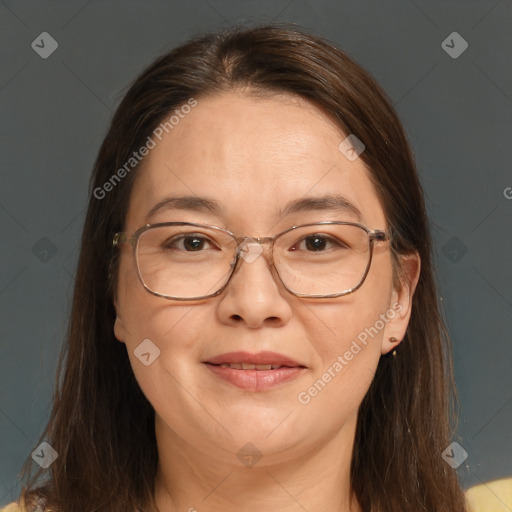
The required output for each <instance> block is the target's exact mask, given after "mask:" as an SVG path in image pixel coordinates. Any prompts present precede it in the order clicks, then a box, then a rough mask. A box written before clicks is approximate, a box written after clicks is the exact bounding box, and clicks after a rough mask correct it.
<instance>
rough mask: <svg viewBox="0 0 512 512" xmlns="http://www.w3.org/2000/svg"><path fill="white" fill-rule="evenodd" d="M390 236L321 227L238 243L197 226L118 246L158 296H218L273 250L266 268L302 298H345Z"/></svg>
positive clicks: (127, 239) (157, 228) (123, 238)
mask: <svg viewBox="0 0 512 512" xmlns="http://www.w3.org/2000/svg"><path fill="white" fill-rule="evenodd" d="M387 240H389V236H388V235H387V234H386V233H385V232H384V231H381V230H378V229H376V230H373V231H372V230H370V229H368V228H367V227H366V226H364V225H362V224H357V223H353V222H336V221H324V222H317V223H313V224H303V225H300V226H293V227H291V228H289V229H287V230H285V231H282V232H281V233H278V234H277V235H275V236H272V237H259V238H251V237H247V236H241V237H238V236H236V235H235V234H234V233H232V232H231V231H228V230H226V229H223V228H220V227H217V226H208V225H203V224H196V223H192V222H162V223H158V224H147V225H145V226H142V227H141V228H139V229H138V230H137V231H135V233H133V234H132V235H129V234H128V233H126V232H120V233H116V234H115V235H114V239H113V242H112V243H113V245H114V246H119V245H120V244H123V243H129V244H130V245H131V246H132V247H133V253H134V258H135V261H136V264H137V270H138V274H139V278H140V281H141V282H142V284H143V286H144V288H146V290H147V291H148V292H150V293H152V294H153V295H156V296H158V297H163V298H165V299H172V300H183V301H186V300H200V299H206V298H209V297H214V296H216V295H219V294H220V293H221V292H222V291H223V290H224V289H225V288H226V286H227V285H228V283H229V281H230V279H231V277H232V276H233V274H234V272H235V270H236V268H237V264H238V262H239V261H240V259H243V260H245V262H246V263H252V262H253V261H255V260H256V259H257V258H258V257H259V256H260V254H261V253H262V252H263V247H264V246H265V245H269V249H270V258H269V260H268V265H269V267H270V270H271V272H272V273H273V274H274V275H275V276H277V278H278V279H279V280H280V281H281V283H282V284H283V286H284V287H285V288H286V290H288V291H289V292H290V293H291V294H293V295H295V296H297V297H308V298H330V297H341V296H342V295H347V294H349V293H352V292H354V291H356V290H357V289H358V288H359V287H360V286H361V285H362V284H363V282H364V280H365V278H366V276H367V274H368V271H369V269H370V265H371V261H372V254H373V245H374V242H375V241H379V242H384V241H387Z"/></svg>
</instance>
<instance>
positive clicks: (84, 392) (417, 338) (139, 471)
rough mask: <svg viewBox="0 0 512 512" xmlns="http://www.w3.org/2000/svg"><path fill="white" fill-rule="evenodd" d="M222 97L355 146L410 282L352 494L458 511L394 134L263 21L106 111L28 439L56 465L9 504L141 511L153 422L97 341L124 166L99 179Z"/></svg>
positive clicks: (162, 72)
mask: <svg viewBox="0 0 512 512" xmlns="http://www.w3.org/2000/svg"><path fill="white" fill-rule="evenodd" d="M230 90H243V91H246V92H247V93H248V94H261V95H268V94H274V93H283V92H284V93H291V94H296V95H300V96H301V97H303V98H306V99H307V100H309V101H311V102H312V103H314V104H315V105H316V106H317V107H318V108H320V109H322V111H324V112H325V113H326V114H327V115H329V116H331V118H332V119H333V120H335V122H336V123H337V125H338V126H339V128H340V129H341V130H342V131H343V132H344V133H345V134H347V135H348V134H356V136H357V137H358V138H359V139H360V140H361V141H362V142H363V143H364V145H365V147H366V149H365V151H364V152H363V153H362V154H361V155H360V158H361V159H362V160H363V161H364V163H365V164H366V165H367V167H368V169H369V172H370V178H371V180H372V182H373V185H374V187H375V190H376V192H377V195H378V197H379V200H380V202H381V205H382V207H383V209H384V213H385V216H386V219H387V222H388V226H389V231H390V234H391V254H392V262H393V269H394V277H396V278H397V279H400V278H401V277H400V276H401V273H400V256H401V255H407V254H410V253H413V252H414V251H417V252H418V253H419V256H420V258H421V273H420V277H419V282H418V284H417V287H416V291H415V294H414V297H413V302H412V313H411V318H410V322H409V326H408V328H407V332H406V335H405V337H404V339H403V341H402V343H401V344H400V346H399V348H398V349H397V355H396V357H393V356H390V355H385V356H382V357H381V359H380V361H379V364H378V368H377V371H376V375H375V378H374V380H373V382H372V384H371V385H370V388H369V390H368V392H367V394H366V396H365V397H364V399H363V401H362V403H361V406H360V409H359V414H358V422H357V430H356V439H355V445H354V450H353V454H352V461H351V487H352V492H353V493H355V495H356V497H357V499H358V501H359V503H360V504H361V506H362V508H363V510H364V511H365V512H369V511H370V510H372V511H374V512H375V511H379V512H400V511H403V512H405V511H407V512H410V511H411V510H414V511H415V512H420V511H429V512H433V511H436V512H463V511H464V510H465V501H464V494H463V492H462V489H461V488H460V485H459V482H458V479H457V475H456V473H455V472H454V471H453V469H451V468H450V467H449V466H448V464H446V463H445V462H444V460H443V459H442V457H441V454H442V452H443V450H444V449H445V448H446V447H447V446H448V445H449V444H450V442H451V435H452V434H453V432H454V431H455V428H456V414H455V406H456V405H457V403H458V402H457V397H456V392H455V385H454V378H453V368H452V359H451V342H450V339H449V336H448V333H447V329H446V327H445V325H444V322H443V317H442V314H441V311H440V308H439V303H438V300H437V292H436V286H437V285H436V279H435V276H434V269H433V264H432V259H433V257H432V248H431V237H430V232H429V225H428V219H427V214H426V209H425V204H424V197H423V191H422V188H421V185H420V182H419V180H418V176H417V173H416V169H415V163H414V159H413V155H412V152H411V149H410V147H409V144H408V141H407V138H406V135H405V133H404V130H403V128H402V125H401V123H400V121H399V119H398V117H397V114H396V113H395V111H394V109H393V107H392V105H391V102H390V100H389V99H388V98H387V96H386V94H385V93H384V91H383V90H382V89H381V87H380V86H379V85H378V84H377V83H376V82H375V80H374V79H373V78H372V77H371V76H370V75H369V73H367V72H366V71H365V70H363V69H362V68H361V67H360V66H359V65H357V64H356V63H355V62H354V61H353V60H352V59H351V58H350V57H348V56H347V55H346V54H345V53H344V52H342V51H340V50H339V49H337V48H336V47H335V46H334V45H332V44H330V43H328V42H327V41H325V40H324V39H322V38H320V37H316V36H313V35H309V34H307V33H304V32H303V31H301V30H298V29H297V28H296V27H294V26H290V25H275V24H274V25H267V26H258V27H252V28H247V27H245V28H239V27H238V28H234V29H233V28H232V29H229V30H224V31H221V32H218V33H213V34H207V35H204V36H201V37H198V38H196V39H193V40H191V41H188V42H186V43H185V44H183V45H182V46H180V47H178V48H176V49H174V50H172V51H171V52H170V53H168V54H166V55H164V56H162V57H160V58H158V59H157V60H156V61H155V62H154V63H152V64H151V65H150V66H149V67H148V68H147V69H146V70H145V71H144V72H143V73H142V74H141V75H140V76H139V77H138V78H137V79H136V80H135V82H134V83H133V84H132V86H131V87H130V88H129V90H128V92H127V93H126V95H125V96H124V98H123V100H122V101H121V103H120V105H119V107H118V108H117V110H116V112H115V114H114V116H113V119H112V121H111V125H110V128H109V131H108V133H107V135H106V137H105V139H104V141H103V144H102V146H101V148H100V150H99V154H98V156H97V159H96V162H95V165H94V170H93V173H92V177H91V181H90V191H89V195H90V199H89V204H88V210H87V216H86V220H85V225H84V228H83V234H82V240H81V249H80V256H79V261H78V268H77V272H76V281H75V286H74V295H73V303H72V311H71V315H70V322H69V327H68V332H67V339H66V341H65V343H64V345H63V348H62V352H61V355H60V357H59V361H58V368H57V376H56V382H55V391H54V399H53V408H52V411H51V414H50V417H49V421H48V424H47V426H46V428H45V430H44V432H43V434H42V435H41V438H40V440H39V442H41V441H43V440H45V441H47V442H48V443H49V444H50V445H51V446H52V447H53V449H54V450H56V451H57V453H58V458H57V459H56V460H55V461H54V462H53V464H52V465H51V466H50V467H49V468H48V469H47V470H42V469H39V470H38V471H37V473H36V474H35V475H34V476H33V477H31V478H30V479H29V476H30V474H31V470H32V469H33V462H32V460H31V458H30V457H28V458H27V461H26V463H25V464H24V466H23V478H24V481H25V482H26V485H24V486H23V488H22V493H21V496H20V501H22V502H24V503H26V505H27V507H28V510H32V508H33V507H34V506H35V504H36V503H39V504H40V505H41V506H45V505H46V509H44V510H47V511H60V512H69V511H73V512H91V511H101V512H126V511H127V510H147V508H145V507H146V506H147V505H148V504H149V503H154V501H153V491H154V480H155V475H156V470H157V462H158V452H157V446H156V439H155V428H154V410H153V408H152V406H151V405H150V403H149V402H148V400H147V399H146V398H145V396H144V395H143V393H142V391H141V389H140V388H139V385H138V383H137V381H136V379H135V377H134V374H133V371H132V369H131V366H130V362H129V359H128V356H127V353H126V347H125V345H124V344H122V343H119V342H118V341H117V340H116V339H115V337H114V333H113V324H114V320H115V310H114V306H113V294H114V291H115V290H116V286H117V269H118V263H119V261H118V257H117V252H116V251H114V250H113V249H112V236H113V234H114V233H115V232H117V231H121V230H123V227H124V226H123V224H124V220H125V217H126V213H127V208H128V201H129V197H130V193H131V190H132V187H133V183H134V181H135V179H136V176H137V170H138V167H140V165H139V166H135V167H134V168H133V169H131V170H130V172H126V173H123V178H122V179H120V180H117V181H113V180H112V176H113V174H114V173H116V171H117V170H118V169H120V168H122V166H123V165H125V164H126V162H127V161H129V159H130V157H131V156H132V154H133V152H136V151H138V150H139V148H141V147H142V146H143V145H144V144H145V143H146V141H147V138H148V136H150V135H151V134H152V132H153V131H154V130H155V128H156V127H158V126H159V124H160V123H161V122H162V120H163V119H165V118H166V117H168V116H169V115H170V114H171V113H172V112H173V111H175V110H176V109H179V108H180V106H182V105H184V104H186V103H187V102H188V101H189V100H190V99H191V98H195V99H196V100H197V99H200V98H201V97H206V96H207V95H214V94H217V93H219V92H225V91H230ZM125 169H126V166H125ZM118 175H120V174H119V173H118ZM109 180H110V182H109ZM107 182H109V183H110V184H111V185H110V186H109V187H106V186H105V184H106V183H107ZM107 188H108V192H105V190H107ZM31 507H32V508H31Z"/></svg>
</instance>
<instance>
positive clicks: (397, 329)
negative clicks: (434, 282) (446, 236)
mask: <svg viewBox="0 0 512 512" xmlns="http://www.w3.org/2000/svg"><path fill="white" fill-rule="evenodd" d="M400 259H401V261H400V264H401V269H402V270H401V273H400V274H401V275H400V282H399V284H398V286H397V287H395V288H394V289H393V292H392V294H391V303H390V310H391V309H392V310H394V311H395V313H396V315H395V316H394V317H393V318H392V319H391V320H390V321H389V322H388V324H387V325H386V329H385V331H384V336H383V339H382V354H387V353H388V352H389V351H390V350H393V349H395V348H396V347H397V346H398V343H400V341H401V340H402V339H403V338H404V336H405V333H406V331H407V326H408V324H409V319H410V318H411V312H412V298H413V295H414V292H415V290H416V286H417V284H418V281H419V278H420V271H421V260H420V257H419V254H418V253H417V252H415V253H413V254H408V255H405V256H402V257H401V258H400ZM395 340H396V341H395Z"/></svg>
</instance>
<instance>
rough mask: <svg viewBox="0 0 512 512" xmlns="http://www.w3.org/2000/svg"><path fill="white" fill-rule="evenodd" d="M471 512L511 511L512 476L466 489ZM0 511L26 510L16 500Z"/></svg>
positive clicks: (14, 511) (22, 511) (23, 511)
mask: <svg viewBox="0 0 512 512" xmlns="http://www.w3.org/2000/svg"><path fill="white" fill-rule="evenodd" d="M466 501H467V504H468V510H469V512H510V511H511V510H512V478H504V479H502V480H494V481H492V482H487V483H485V484H481V485H476V486H475V487H471V489H468V490H467V491H466ZM0 512H26V511H25V510H22V509H21V508H20V507H19V505H18V504H17V503H16V502H13V503H10V504H9V505H7V506H6V507H4V508H1V509H0Z"/></svg>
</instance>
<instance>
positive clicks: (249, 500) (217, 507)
mask: <svg viewBox="0 0 512 512" xmlns="http://www.w3.org/2000/svg"><path fill="white" fill-rule="evenodd" d="M156 416H157V417H156V424H155V427H156V437H157V444H158V452H159V466H158V472H157V477H156V480H155V502H156V505H157V507H158V508H157V510H158V512H178V511H179V512H181V511H188V512H230V511H233V512H235V511H240V510H244V512H257V511H261V510H279V511H280V512H299V511H300V512H304V510H323V511H325V512H330V511H332V512H362V509H361V507H360V505H359V503H358V502H357V500H356V498H355V497H353V498H352V499H351V498H350V461H351V455H352V449H353V442H354V434H355V426H356V420H357V416H356V415H354V416H352V417H351V418H350V419H349V420H347V422H346V423H345V425H344V426H343V427H342V429H340V430H339V431H338V432H336V433H335V434H333V436H332V438H331V439H328V440H326V441H325V442H324V443H323V445H318V444H316V445H312V446H309V447H308V448H307V449H299V448H298V447H294V448H293V449H289V450H285V452H283V451H281V452H279V453H274V454H272V455H270V454H269V455H266V454H261V455H262V456H261V458H259V459H258V455H259V452H257V453H256V454H255V453H254V452H256V450H257V449H256V448H253V454H252V455H246V456H245V457H244V456H243V455H240V454H238V455H239V457H238V456H237V453H228V452H226V451H225V452H224V454H223V456H219V455H220V454H219V450H218V447H217V446H212V447H211V448H212V449H211V450H205V449H199V448H198V447H197V445H196V446H192V445H191V444H189V443H187V442H186V441H185V440H183V439H182V438H179V437H178V436H177V435H176V433H175V432H173V431H172V430H171V429H169V428H168V426H167V425H166V424H165V423H164V422H163V420H162V419H161V418H159V417H158V415H156ZM242 451H243V450H242ZM233 452H236V450H233ZM247 453H251V448H246V449H245V451H243V454H244V455H245V454H247ZM241 461H242V462H241ZM155 512H156V511H155Z"/></svg>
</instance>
